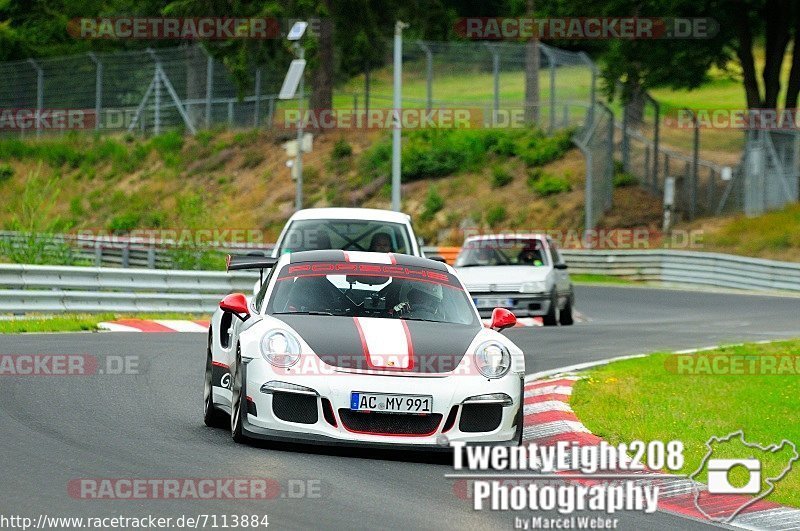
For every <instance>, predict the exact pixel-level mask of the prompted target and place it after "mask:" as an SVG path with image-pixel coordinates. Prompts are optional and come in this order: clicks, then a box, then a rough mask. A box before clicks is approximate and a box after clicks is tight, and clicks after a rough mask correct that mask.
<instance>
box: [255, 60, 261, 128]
mask: <svg viewBox="0 0 800 531" xmlns="http://www.w3.org/2000/svg"><path fill="white" fill-rule="evenodd" d="M255 93H256V104H255V109H254V113H253V114H255V116H254V117H253V120H254V122H255V123H254V125H255V127H258V126H259V124H260V123H261V116H260V113H261V68H260V67H259V68H256V84H255Z"/></svg>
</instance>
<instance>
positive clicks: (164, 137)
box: [150, 131, 183, 157]
mask: <svg viewBox="0 0 800 531" xmlns="http://www.w3.org/2000/svg"><path fill="white" fill-rule="evenodd" d="M150 146H151V147H152V148H153V149H155V150H156V151H158V153H159V155H161V156H162V157H164V156H166V155H176V154H178V153H180V151H181V149H183V135H182V134H181V133H180V132H178V131H169V132H166V133H162V134H160V135H156V136H154V137H153V138H151V139H150Z"/></svg>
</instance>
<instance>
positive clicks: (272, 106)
mask: <svg viewBox="0 0 800 531" xmlns="http://www.w3.org/2000/svg"><path fill="white" fill-rule="evenodd" d="M274 115H275V98H270V99H269V113H268V114H267V128H268V129H272V120H273V119H274Z"/></svg>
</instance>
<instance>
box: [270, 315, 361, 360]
mask: <svg viewBox="0 0 800 531" xmlns="http://www.w3.org/2000/svg"><path fill="white" fill-rule="evenodd" d="M275 317H277V318H278V319H280V320H281V321H283V322H284V323H286V324H287V325H289V326H290V327H292V328H293V329H294V330H295V332H297V333H298V334H300V336H301V337H302V338H303V340H304V341H305V342H306V343H308V345H309V346H310V347H311V348H312V349H313V350H314V352H315V353H316V354H317V356H318V357H319V358H320V359H321V360H322V361H324V362H325V363H327V364H328V365H332V366H334V367H341V368H343V369H362V370H366V369H368V367H367V358H366V356H364V348H363V347H362V345H361V336H360V335H359V333H358V329H357V328H356V323H355V321H354V320H353V318H352V317H339V316H330V315H291V314H282V315H276V316H275Z"/></svg>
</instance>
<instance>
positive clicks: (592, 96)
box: [578, 52, 597, 124]
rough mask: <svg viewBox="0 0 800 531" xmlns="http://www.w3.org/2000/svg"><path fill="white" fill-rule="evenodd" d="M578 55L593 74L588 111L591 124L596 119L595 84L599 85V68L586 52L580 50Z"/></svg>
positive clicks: (587, 120) (588, 121)
mask: <svg viewBox="0 0 800 531" xmlns="http://www.w3.org/2000/svg"><path fill="white" fill-rule="evenodd" d="M578 56H579V57H580V58H581V60H582V61H583V62H584V63H585V64H586V66H588V67H589V71H590V72H591V74H592V81H591V84H590V85H589V112H588V113H587V117H586V118H587V119H586V123H589V124H591V123H592V122H593V121H594V99H595V90H596V88H595V85H597V68H596V67H595V65H594V61H592V59H591V58H590V57H589V56H588V55H587V54H586V52H579V53H578Z"/></svg>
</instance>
